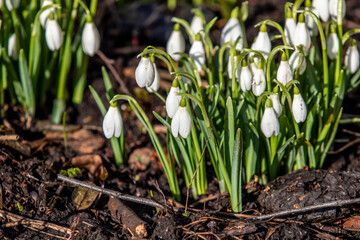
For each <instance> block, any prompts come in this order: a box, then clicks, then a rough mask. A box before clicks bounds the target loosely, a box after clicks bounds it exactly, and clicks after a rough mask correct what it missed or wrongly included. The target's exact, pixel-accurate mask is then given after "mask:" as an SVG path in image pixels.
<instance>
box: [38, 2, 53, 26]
mask: <svg viewBox="0 0 360 240" xmlns="http://www.w3.org/2000/svg"><path fill="white" fill-rule="evenodd" d="M51 4H54V2H53V1H52V0H44V1H43V3H42V4H41V8H43V7H46V6H49V5H51ZM50 13H53V14H54V17H55V19H56V14H55V8H53V7H51V8H47V9H45V10H44V11H42V12H41V13H40V16H39V19H40V23H41V26H42V27H43V28H44V29H45V28H46V22H47V20H48V19H49V16H50Z"/></svg>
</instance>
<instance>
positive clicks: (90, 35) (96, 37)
mask: <svg viewBox="0 0 360 240" xmlns="http://www.w3.org/2000/svg"><path fill="white" fill-rule="evenodd" d="M81 45H82V49H83V51H84V53H85V54H86V55H89V56H90V57H92V56H94V55H95V53H96V52H97V51H98V50H99V48H100V34H99V31H98V29H97V28H96V26H95V23H94V22H93V21H90V22H86V23H85V26H84V30H83V32H82V36H81Z"/></svg>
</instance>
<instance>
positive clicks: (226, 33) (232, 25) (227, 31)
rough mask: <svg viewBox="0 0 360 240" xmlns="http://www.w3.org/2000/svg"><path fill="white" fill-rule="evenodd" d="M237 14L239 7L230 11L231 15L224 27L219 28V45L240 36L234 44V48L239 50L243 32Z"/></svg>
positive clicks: (242, 43)
mask: <svg viewBox="0 0 360 240" xmlns="http://www.w3.org/2000/svg"><path fill="white" fill-rule="evenodd" d="M238 14H239V8H237V7H236V8H234V9H233V10H232V11H231V16H230V18H229V20H228V21H227V23H226V24H225V26H224V28H223V29H222V30H221V35H220V45H223V44H224V43H226V42H230V41H234V42H235V41H236V39H237V38H238V37H240V39H239V41H238V43H237V45H236V50H238V51H241V49H243V45H244V39H243V36H244V34H243V31H242V28H241V25H240V22H239V19H238Z"/></svg>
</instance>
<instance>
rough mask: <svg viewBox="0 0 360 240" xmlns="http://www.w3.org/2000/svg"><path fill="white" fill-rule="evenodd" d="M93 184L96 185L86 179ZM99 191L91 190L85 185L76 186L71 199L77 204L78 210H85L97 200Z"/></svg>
mask: <svg viewBox="0 0 360 240" xmlns="http://www.w3.org/2000/svg"><path fill="white" fill-rule="evenodd" d="M85 182H86V183H89V184H91V185H95V184H94V183H92V182H89V181H85ZM98 194H99V192H97V191H93V190H90V189H88V188H84V187H76V188H75V189H74V191H73V193H72V195H71V199H72V201H73V203H74V204H75V206H76V209H77V210H84V209H87V208H89V207H90V206H91V205H92V204H93V202H94V201H95V200H96V198H97V196H98Z"/></svg>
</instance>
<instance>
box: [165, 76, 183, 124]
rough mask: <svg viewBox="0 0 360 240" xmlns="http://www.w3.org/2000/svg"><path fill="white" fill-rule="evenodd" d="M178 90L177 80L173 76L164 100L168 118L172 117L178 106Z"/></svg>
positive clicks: (179, 97) (179, 98)
mask: <svg viewBox="0 0 360 240" xmlns="http://www.w3.org/2000/svg"><path fill="white" fill-rule="evenodd" d="M179 92H180V89H179V83H178V80H177V79H176V78H175V79H174V81H173V83H172V86H171V88H170V92H169V94H168V96H167V97H166V102H165V105H166V113H167V115H168V116H169V117H170V118H173V117H174V115H175V113H176V111H177V110H178V108H179V105H180V100H181V96H180V95H178V93H179Z"/></svg>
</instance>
